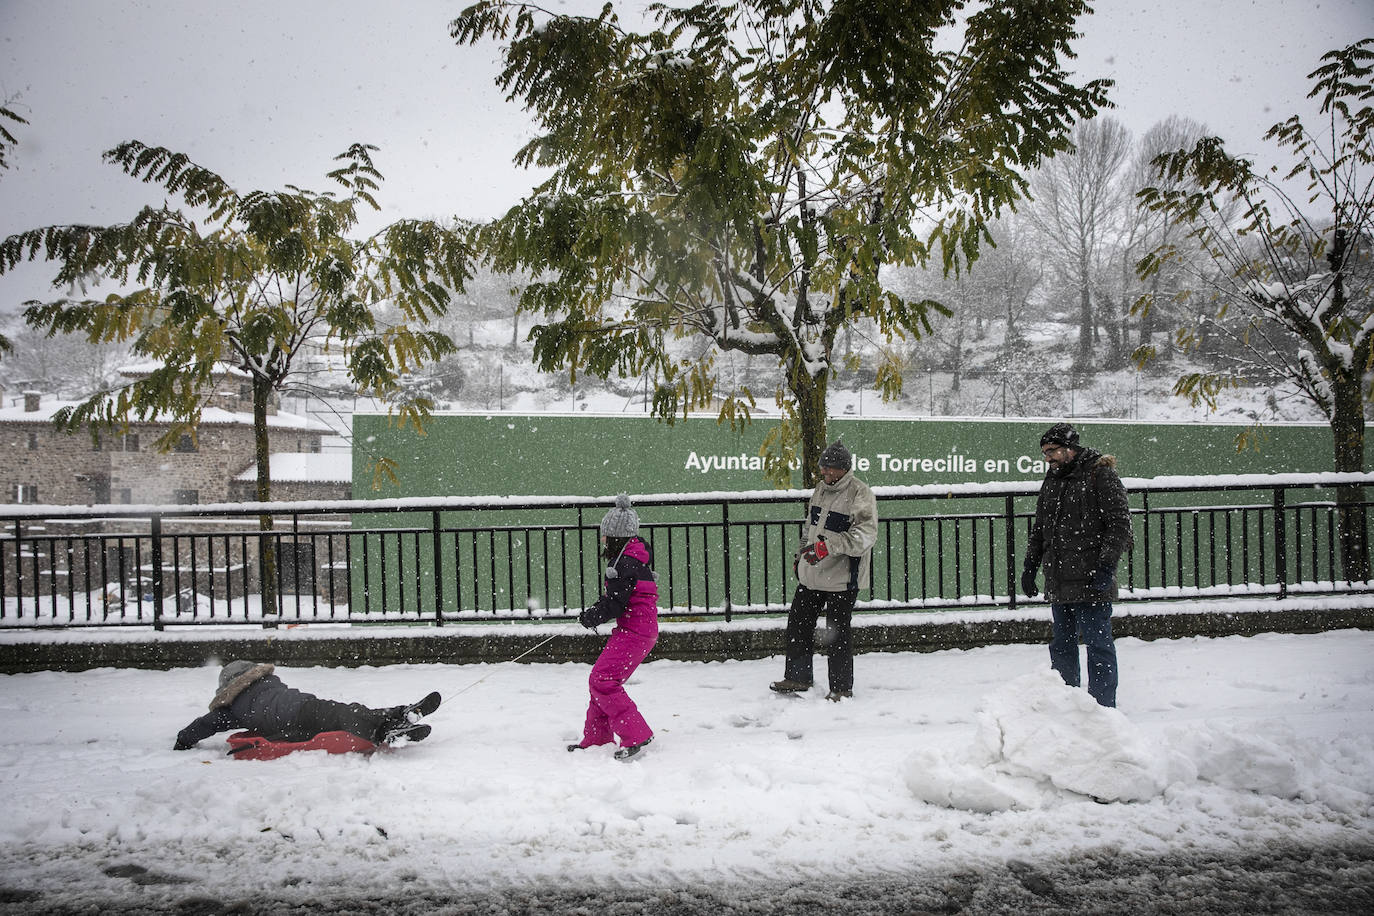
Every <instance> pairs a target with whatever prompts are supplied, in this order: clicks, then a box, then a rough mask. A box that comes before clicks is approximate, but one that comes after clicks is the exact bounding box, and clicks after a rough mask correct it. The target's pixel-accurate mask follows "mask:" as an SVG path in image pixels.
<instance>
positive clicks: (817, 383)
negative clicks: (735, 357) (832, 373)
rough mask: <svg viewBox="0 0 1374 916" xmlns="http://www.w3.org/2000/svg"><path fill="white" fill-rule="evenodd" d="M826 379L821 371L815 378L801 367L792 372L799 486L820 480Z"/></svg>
mask: <svg viewBox="0 0 1374 916" xmlns="http://www.w3.org/2000/svg"><path fill="white" fill-rule="evenodd" d="M828 379H829V376H828V375H827V374H826V373H825V372H822V373H821V374H820V377H819V378H816V377H814V376H812V375H811V374H810V373H808V372H807V371H806V369H805V368H804V367H798V368H796V369H794V370H793V371H792V379H791V383H790V386H789V387H791V389H792V396H793V397H794V398H796V399H797V418H798V420H800V421H801V446H802V448H801V472H802V486H803V487H805V488H808V489H809V488H811V487H814V486H815V485H816V482H817V481H818V480H819V479H820V474H819V470H820V463H821V452H823V451H825V447H826V445H827V444H828V443H827V442H826V441H825V434H826V431H825V426H826V419H827V417H826V409H825V391H826V387H827V382H828Z"/></svg>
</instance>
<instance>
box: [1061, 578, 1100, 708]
mask: <svg viewBox="0 0 1374 916" xmlns="http://www.w3.org/2000/svg"><path fill="white" fill-rule="evenodd" d="M1050 612H1051V613H1052V614H1053V615H1054V625H1053V635H1052V636H1051V637H1050V665H1051V666H1052V667H1053V668H1054V670H1055V671H1058V672H1059V676H1060V677H1062V678H1063V679H1064V683H1065V684H1068V685H1069V686H1070V687H1077V686H1078V685H1079V674H1078V642H1079V640H1080V639H1081V640H1082V641H1083V645H1085V646H1087V647H1088V694H1089V695H1090V696H1091V697H1092V698H1093V699H1094V700H1096V701H1097V702H1098V703H1099V704H1100V705H1102V706H1115V705H1116V645H1115V643H1113V642H1112V605H1111V602H1110V601H1099V602H1085V603H1080V604H1052V605H1050Z"/></svg>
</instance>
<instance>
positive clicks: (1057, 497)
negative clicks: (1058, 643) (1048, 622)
mask: <svg viewBox="0 0 1374 916" xmlns="http://www.w3.org/2000/svg"><path fill="white" fill-rule="evenodd" d="M1131 542H1132V536H1131V516H1130V510H1129V508H1128V506H1127V503H1126V488H1125V486H1123V485H1122V483H1121V478H1120V477H1119V476H1117V473H1116V459H1115V458H1113V457H1112V456H1111V455H1103V454H1101V453H1100V452H1096V451H1094V450H1093V449H1090V448H1085V449H1083V450H1082V451H1080V452H1079V453H1078V454H1077V455H1076V456H1075V457H1074V460H1073V461H1072V462H1070V463H1069V464H1068V465H1067V466H1066V467H1065V468H1064V469H1063V471H1060V472H1056V471H1054V470H1051V471H1050V472H1049V473H1048V474H1047V475H1046V476H1045V482H1044V484H1042V485H1041V487H1040V495H1039V497H1038V498H1037V499H1036V502H1035V522H1034V524H1032V525H1031V533H1030V544H1029V545H1028V546H1027V548H1026V560H1025V567H1026V568H1027V569H1036V568H1038V567H1040V566H1042V565H1043V567H1044V570H1045V597H1046V598H1048V599H1049V600H1050V601H1051V602H1054V603H1059V604H1069V603H1078V602H1089V601H1110V600H1111V599H1112V598H1115V597H1116V595H1117V587H1116V575H1115V574H1116V566H1117V563H1118V562H1119V561H1120V560H1121V555H1122V554H1123V553H1125V552H1126V551H1127V550H1128V549H1129V548H1130V546H1131ZM1100 569H1106V570H1110V571H1111V572H1112V579H1111V582H1110V585H1109V586H1108V588H1107V589H1105V590H1099V589H1096V588H1094V587H1093V584H1092V581H1093V574H1094V573H1095V572H1096V571H1097V570H1100Z"/></svg>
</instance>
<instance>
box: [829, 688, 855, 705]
mask: <svg viewBox="0 0 1374 916" xmlns="http://www.w3.org/2000/svg"><path fill="white" fill-rule="evenodd" d="M852 696H854V691H852V690H832V691H830V692H829V693H827V694H826V695H825V698H826V699H827V700H829V701H830V702H832V703H838V702H840V700H847V699H849V698H850V697H852Z"/></svg>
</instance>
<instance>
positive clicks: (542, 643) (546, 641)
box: [454, 631, 563, 697]
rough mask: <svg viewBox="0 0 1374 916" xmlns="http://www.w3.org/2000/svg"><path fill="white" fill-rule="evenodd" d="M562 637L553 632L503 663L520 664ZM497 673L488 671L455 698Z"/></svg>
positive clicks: (456, 694)
mask: <svg viewBox="0 0 1374 916" xmlns="http://www.w3.org/2000/svg"><path fill="white" fill-rule="evenodd" d="M561 635H563V634H562V633H560V632H558V631H555V632H553V633H550V634H549V635H548V636H545V637H544V638H543V639H542V640H540V641H539V642H537V643H535V644H534V645H532V646H530V647H529V648H528V649H526V650H525V651H524V652H521V653H520V654H519V655H517V656H515V658H512V659H510V660H509V661H507V662H503V664H510V663H511V662H518V661H520V659H522V658H524V657H525V656H526V655H529V654H530V653H531V652H533V651H534V650H535V649H538V648H540V647H542V646H545V645H548V644H549V643H550V642H552V641H553V639H554V637H556V636H561ZM495 673H496V671H495V669H493V670H491V671H488V672H487V673H486V674H484V675H482V676H481V677H479V678H478V679H477V680H475V681H473V682H472V683H471V684H468V685H467V686H466V687H464V688H463V689H462V690H460V691H458V692H457V693H455V694H454V696H455V697H460V696H462V695H463V694H465V693H467V692H468V691H469V690H471V689H472V688H474V687H476V686H477V685H478V684H480V683H482V682H483V681H485V680H486V679H487V678H489V677H491V676H492V675H493V674H495Z"/></svg>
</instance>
